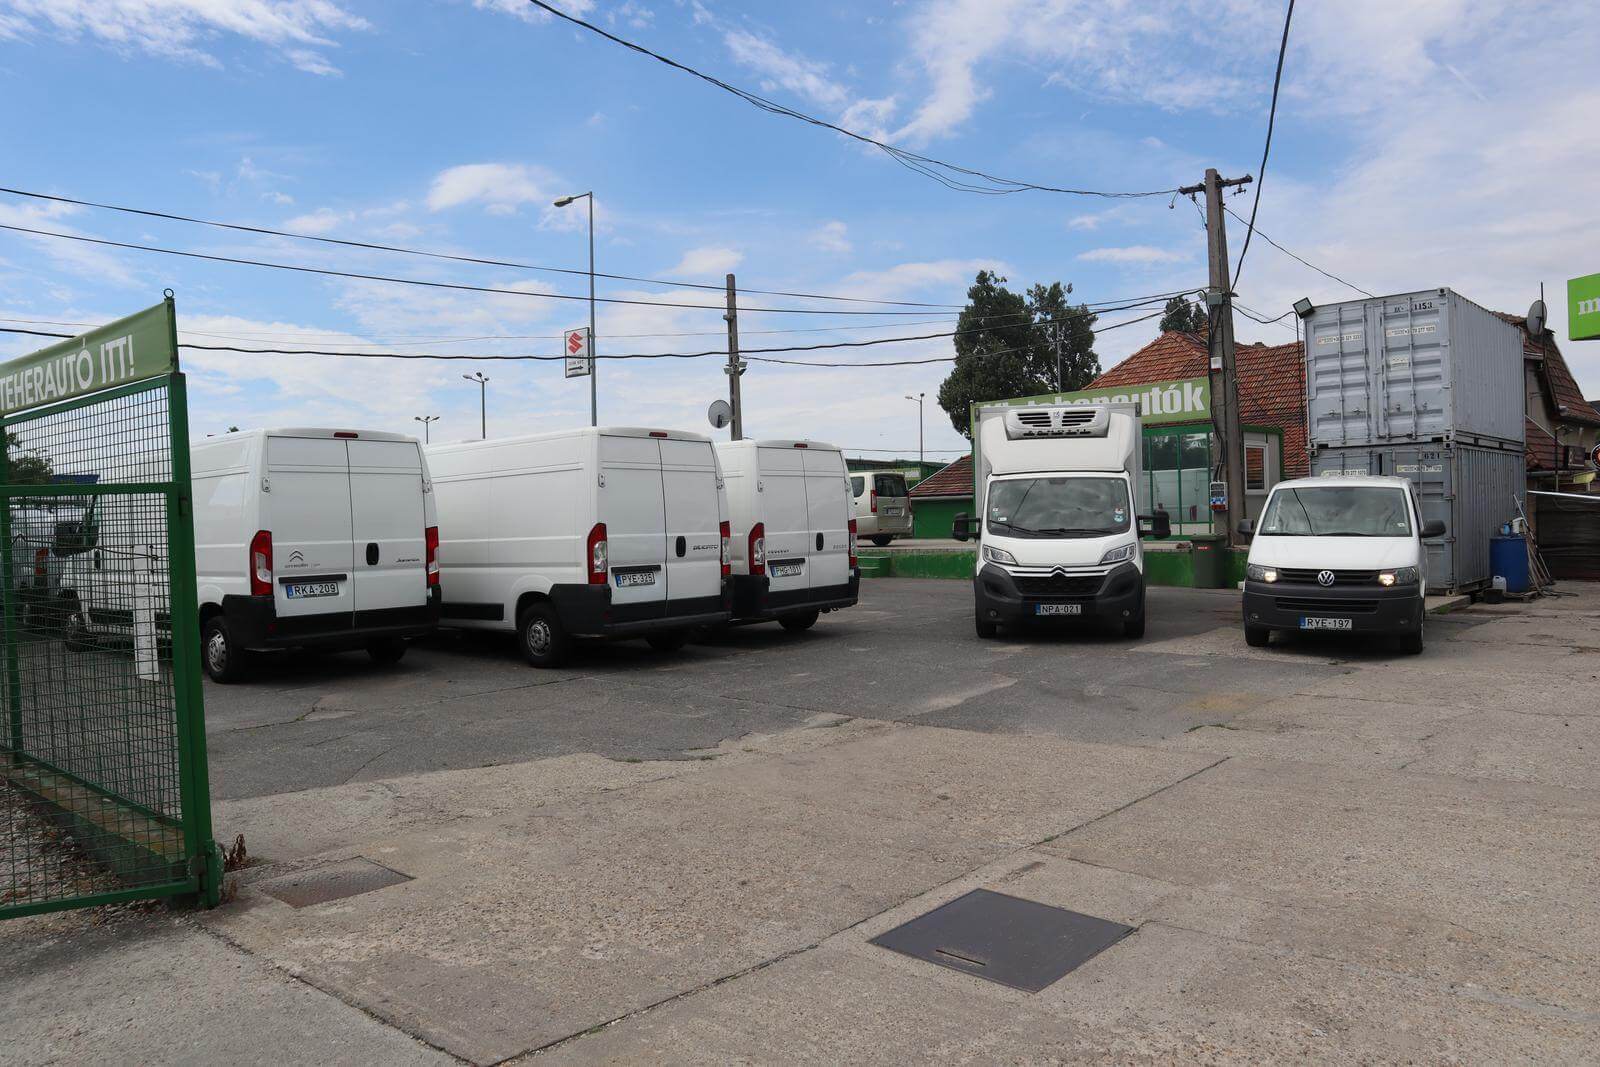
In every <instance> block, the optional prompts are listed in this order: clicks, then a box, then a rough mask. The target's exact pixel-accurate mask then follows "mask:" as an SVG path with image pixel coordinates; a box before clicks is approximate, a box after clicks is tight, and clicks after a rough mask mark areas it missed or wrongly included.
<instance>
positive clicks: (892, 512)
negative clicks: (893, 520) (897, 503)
mask: <svg viewBox="0 0 1600 1067" xmlns="http://www.w3.org/2000/svg"><path fill="white" fill-rule="evenodd" d="M883 513H884V514H885V515H898V514H900V509H899V508H891V507H885V508H884V509H883Z"/></svg>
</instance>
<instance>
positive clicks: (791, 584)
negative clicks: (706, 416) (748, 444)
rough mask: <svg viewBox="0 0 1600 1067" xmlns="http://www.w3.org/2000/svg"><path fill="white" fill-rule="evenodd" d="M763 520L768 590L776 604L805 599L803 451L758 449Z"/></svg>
mask: <svg viewBox="0 0 1600 1067" xmlns="http://www.w3.org/2000/svg"><path fill="white" fill-rule="evenodd" d="M756 452H757V459H758V463H757V469H758V470H759V471H760V472H761V473H760V481H761V492H760V495H759V497H758V499H759V500H760V501H761V511H762V520H761V521H762V522H763V524H764V525H765V528H766V540H767V589H768V591H769V592H770V593H771V595H772V596H773V597H774V602H775V603H779V604H781V603H783V601H784V599H785V596H784V594H789V595H788V597H787V599H788V600H789V601H790V602H791V603H792V602H793V601H795V600H801V599H804V597H802V596H797V595H795V594H802V593H804V592H805V591H806V590H807V589H809V588H810V587H811V575H810V569H811V568H810V563H811V547H812V546H811V545H810V544H809V542H810V540H811V536H810V534H811V520H810V517H809V515H808V514H807V509H806V468H805V451H804V450H803V449H799V448H792V447H791V448H760V449H757V450H756Z"/></svg>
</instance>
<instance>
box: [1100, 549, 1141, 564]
mask: <svg viewBox="0 0 1600 1067" xmlns="http://www.w3.org/2000/svg"><path fill="white" fill-rule="evenodd" d="M1138 548H1139V546H1138V545H1133V544H1128V545H1123V546H1122V547H1120V548H1113V549H1111V550H1110V551H1109V552H1107V553H1106V554H1105V555H1103V556H1101V557H1100V565H1101V566H1102V567H1103V566H1105V565H1106V564H1107V563H1126V562H1127V561H1128V560H1130V559H1132V558H1133V554H1134V552H1136V551H1138Z"/></svg>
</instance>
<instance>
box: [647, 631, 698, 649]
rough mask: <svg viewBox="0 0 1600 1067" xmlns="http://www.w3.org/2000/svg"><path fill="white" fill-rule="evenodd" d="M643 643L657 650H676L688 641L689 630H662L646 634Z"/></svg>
mask: <svg viewBox="0 0 1600 1067" xmlns="http://www.w3.org/2000/svg"><path fill="white" fill-rule="evenodd" d="M644 643H645V644H647V645H649V646H650V647H651V648H653V649H655V650H656V651H657V652H676V651H678V649H680V648H682V647H683V646H684V645H687V644H688V643H689V631H688V630H663V631H662V632H660V633H653V634H646V635H645V638H644Z"/></svg>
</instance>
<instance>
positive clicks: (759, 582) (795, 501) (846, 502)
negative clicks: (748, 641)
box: [717, 441, 861, 630]
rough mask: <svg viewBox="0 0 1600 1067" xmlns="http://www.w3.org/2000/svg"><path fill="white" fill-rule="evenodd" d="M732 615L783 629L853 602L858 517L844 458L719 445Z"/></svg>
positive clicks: (801, 447) (794, 449)
mask: <svg viewBox="0 0 1600 1067" xmlns="http://www.w3.org/2000/svg"><path fill="white" fill-rule="evenodd" d="M717 460H718V462H719V463H721V465H722V477H723V480H724V482H725V484H726V486H727V491H728V517H729V520H730V523H731V527H732V548H733V561H732V572H733V573H732V575H731V578H732V584H733V616H734V619H735V620H736V621H739V622H761V621H766V620H772V619H775V620H777V622H778V623H779V624H780V625H782V626H783V628H784V629H786V630H805V629H809V628H810V627H811V626H813V625H815V623H816V621H817V617H818V615H819V614H820V613H822V612H824V611H837V610H838V609H840V608H847V607H850V606H851V605H853V604H854V603H855V602H856V599H857V595H858V593H859V590H860V586H861V572H860V570H859V568H858V567H857V566H856V520H855V519H853V518H851V516H850V491H849V483H848V482H847V481H846V480H845V466H844V456H843V455H842V454H841V453H840V451H839V450H838V449H837V448H835V447H834V446H833V445H825V444H822V443H821V442H818V441H724V442H720V443H719V444H718V445H717Z"/></svg>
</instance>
